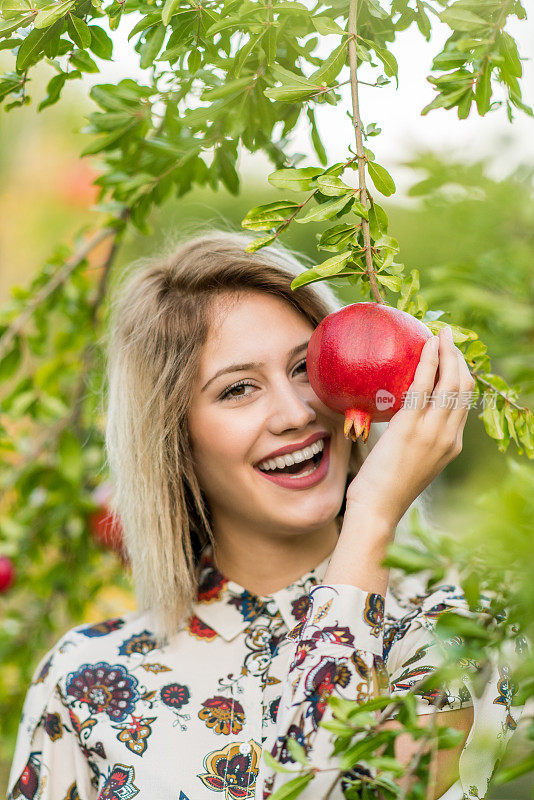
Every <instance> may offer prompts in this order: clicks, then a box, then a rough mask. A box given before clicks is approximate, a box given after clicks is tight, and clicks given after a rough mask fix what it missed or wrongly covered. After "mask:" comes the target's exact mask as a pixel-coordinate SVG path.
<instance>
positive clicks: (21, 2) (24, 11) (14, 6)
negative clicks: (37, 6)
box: [0, 0, 32, 31]
mask: <svg viewBox="0 0 534 800" xmlns="http://www.w3.org/2000/svg"><path fill="white" fill-rule="evenodd" d="M1 9H2V16H3V18H4V20H5V22H2V25H6V24H9V23H11V22H14V21H15V20H16V19H17V18H21V19H22V18H25V17H26V16H27V15H28V14H29V13H30V14H31V13H32V4H31V3H30V2H29V0H3V2H2V4H1ZM1 30H3V28H2V27H0V31H1Z"/></svg>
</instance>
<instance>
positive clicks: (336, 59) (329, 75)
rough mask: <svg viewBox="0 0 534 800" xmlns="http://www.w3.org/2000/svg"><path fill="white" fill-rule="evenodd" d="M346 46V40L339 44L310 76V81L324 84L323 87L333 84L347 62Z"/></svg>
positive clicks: (347, 44)
mask: <svg viewBox="0 0 534 800" xmlns="http://www.w3.org/2000/svg"><path fill="white" fill-rule="evenodd" d="M348 46H349V43H348V40H347V41H344V42H341V44H340V45H338V47H336V49H335V50H333V51H332V52H331V53H330V55H329V56H328V58H327V59H326V61H325V62H324V64H322V66H321V67H319V69H318V70H317V71H316V72H314V73H313V74H312V75H310V81H312V82H313V83H315V84H324V85H325V86H329V85H330V84H331V83H333V81H335V79H336V78H337V76H338V75H339V73H340V71H341V70H342V68H343V66H344V65H345V63H346V61H347V52H348Z"/></svg>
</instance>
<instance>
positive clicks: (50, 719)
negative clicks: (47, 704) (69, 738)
mask: <svg viewBox="0 0 534 800" xmlns="http://www.w3.org/2000/svg"><path fill="white" fill-rule="evenodd" d="M44 729H45V731H46V732H47V734H48V738H49V739H51V740H52V741H53V742H55V741H57V739H61V737H62V735H63V730H62V728H61V717H60V716H59V714H47V715H46V716H45V721H44Z"/></svg>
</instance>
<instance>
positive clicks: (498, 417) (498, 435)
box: [478, 392, 504, 439]
mask: <svg viewBox="0 0 534 800" xmlns="http://www.w3.org/2000/svg"><path fill="white" fill-rule="evenodd" d="M483 397H484V398H485V401H484V403H485V405H484V410H483V411H482V413H481V414H479V415H478V416H479V419H482V421H483V423H484V427H485V428H486V432H487V433H488V435H489V436H491V438H492V439H504V430H503V419H502V417H503V412H502V411H499V409H498V408H494V407H493V400H492V398H491V397H490V399H489V402H488V397H489V393H488V392H485V393H484V395H483Z"/></svg>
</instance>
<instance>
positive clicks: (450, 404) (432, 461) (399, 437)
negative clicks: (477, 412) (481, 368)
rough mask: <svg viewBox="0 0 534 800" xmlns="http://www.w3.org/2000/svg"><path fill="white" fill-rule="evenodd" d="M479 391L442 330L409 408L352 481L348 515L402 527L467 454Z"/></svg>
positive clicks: (423, 360)
mask: <svg viewBox="0 0 534 800" xmlns="http://www.w3.org/2000/svg"><path fill="white" fill-rule="evenodd" d="M438 365H439V379H438V381H437V383H435V381H436V371H437V369H438ZM434 384H435V385H434ZM474 387H475V381H474V379H473V377H472V376H471V373H470V372H469V368H468V366H467V363H466V361H465V359H464V357H463V354H462V352H461V350H460V349H459V348H458V347H456V346H455V344H454V342H453V339H452V331H451V329H450V327H448V326H447V327H445V328H442V329H441V330H440V332H439V334H438V335H436V336H432V337H431V338H430V339H428V340H427V341H426V342H425V345H424V347H423V350H422V352H421V357H420V360H419V364H418V365H417V369H416V371H415V375H414V379H413V381H412V384H411V385H410V387H409V393H408V394H407V396H406V398H405V401H404V405H403V407H402V408H401V409H400V410H399V411H397V413H396V414H395V415H394V416H393V417H392V419H391V420H390V422H389V423H388V426H387V428H386V430H385V431H384V433H383V434H382V436H381V437H380V439H379V440H378V442H377V443H376V444H375V446H374V447H373V449H372V450H371V452H370V453H369V455H368V456H367V458H366V459H365V461H364V463H363V464H362V466H361V467H360V469H359V471H358V474H357V475H356V477H355V478H354V479H353V481H352V482H351V484H350V486H349V488H348V490H347V512H350V509H351V508H352V509H354V510H355V511H356V512H357V513H358V514H360V513H361V512H362V511H369V512H370V513H371V514H372V515H373V516H375V517H376V516H377V515H378V517H380V518H382V519H384V520H385V521H386V522H387V523H388V524H389V525H391V526H396V525H397V523H398V521H399V520H400V518H401V517H402V515H403V514H404V513H405V511H406V510H407V509H408V507H409V506H410V504H411V503H412V502H413V501H414V500H415V498H416V497H417V496H418V495H419V494H420V493H421V492H422V491H423V489H425V487H426V486H428V484H429V483H431V482H432V481H433V480H434V478H435V477H436V476H437V475H438V474H439V473H440V472H441V471H442V470H443V469H444V467H446V465H447V464H448V463H449V462H450V461H453V460H454V459H455V458H456V456H457V455H458V454H459V453H460V452H461V450H462V435H463V429H464V426H465V423H466V420H467V415H468V413H469V406H470V402H471V398H472V394H473V389H474ZM431 395H432V398H430V396H431Z"/></svg>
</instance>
